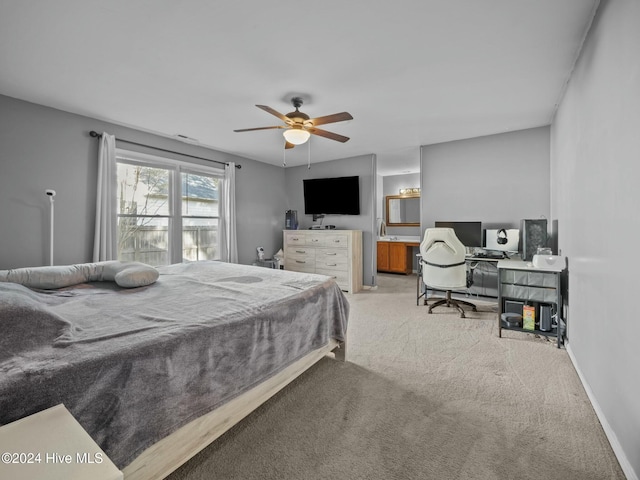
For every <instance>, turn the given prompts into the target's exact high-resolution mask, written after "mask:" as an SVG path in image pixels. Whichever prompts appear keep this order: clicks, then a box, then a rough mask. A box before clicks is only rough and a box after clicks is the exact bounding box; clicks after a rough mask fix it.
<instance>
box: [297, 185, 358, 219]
mask: <svg viewBox="0 0 640 480" xmlns="http://www.w3.org/2000/svg"><path fill="white" fill-rule="evenodd" d="M303 187H304V213H305V214H307V215H322V214H326V215H360V178H359V177H357V176H355V177H335V178H312V179H307V180H303Z"/></svg>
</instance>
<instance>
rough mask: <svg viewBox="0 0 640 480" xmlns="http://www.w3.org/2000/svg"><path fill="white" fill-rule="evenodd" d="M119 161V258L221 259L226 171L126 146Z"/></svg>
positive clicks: (163, 262)
mask: <svg viewBox="0 0 640 480" xmlns="http://www.w3.org/2000/svg"><path fill="white" fill-rule="evenodd" d="M116 161H117V178H118V193H117V202H118V203H117V212H118V213H117V215H118V259H119V260H135V261H139V262H143V263H148V264H150V265H167V264H169V263H179V262H182V261H196V260H218V259H220V241H219V240H220V239H219V235H218V232H219V228H218V227H219V223H220V210H219V202H220V195H219V187H220V185H221V183H220V180H221V179H222V177H223V172H222V171H220V170H217V169H214V168H209V167H204V166H200V165H194V164H184V163H182V162H178V161H176V160H168V159H165V158H161V157H154V156H150V155H144V154H139V153H135V152H127V151H124V150H118V151H117V153H116Z"/></svg>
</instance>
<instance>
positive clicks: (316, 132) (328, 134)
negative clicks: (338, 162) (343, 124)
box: [307, 127, 349, 143]
mask: <svg viewBox="0 0 640 480" xmlns="http://www.w3.org/2000/svg"><path fill="white" fill-rule="evenodd" d="M307 130H308V131H309V133H313V134H314V135H319V136H321V137H324V138H329V139H331V140H335V141H337V142H342V143H344V142H346V141H347V140H349V137H345V136H344V135H339V134H337V133H333V132H327V131H326V130H321V129H319V128H315V127H314V128H308V129H307Z"/></svg>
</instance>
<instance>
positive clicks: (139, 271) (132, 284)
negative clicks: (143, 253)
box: [102, 260, 160, 288]
mask: <svg viewBox="0 0 640 480" xmlns="http://www.w3.org/2000/svg"><path fill="white" fill-rule="evenodd" d="M159 276H160V273H158V270H156V269H155V268H153V267H152V266H151V265H147V264H145V263H140V262H119V261H116V260H114V261H111V262H102V280H106V281H109V280H111V281H115V282H116V283H117V284H118V285H119V286H121V287H122V288H136V287H144V286H145V285H151V284H152V283H155V281H156V280H158V277H159Z"/></svg>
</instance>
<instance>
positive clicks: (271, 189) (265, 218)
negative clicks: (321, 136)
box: [0, 96, 286, 269]
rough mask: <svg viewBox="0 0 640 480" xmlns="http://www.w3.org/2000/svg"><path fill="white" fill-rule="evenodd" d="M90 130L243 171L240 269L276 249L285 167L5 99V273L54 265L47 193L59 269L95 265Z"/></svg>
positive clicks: (0, 164)
mask: <svg viewBox="0 0 640 480" xmlns="http://www.w3.org/2000/svg"><path fill="white" fill-rule="evenodd" d="M90 130H96V131H98V132H102V131H106V132H108V133H112V134H115V135H116V137H120V138H125V139H128V140H132V141H135V142H140V143H145V144H149V145H153V146H156V147H160V148H165V149H170V150H175V151H179V152H183V153H186V154H191V155H198V156H203V157H206V158H211V159H214V160H219V161H223V162H227V161H235V162H236V163H240V164H242V169H241V170H237V171H236V187H237V209H238V219H239V220H238V226H237V231H238V238H239V241H238V244H239V247H238V248H239V260H240V263H251V261H252V260H253V259H254V258H255V257H256V253H255V245H256V244H260V245H261V246H263V247H265V250H266V251H267V252H271V251H273V252H275V251H276V250H277V249H276V246H277V247H278V248H279V245H280V243H281V240H280V239H279V228H280V227H279V226H280V225H281V224H282V222H283V221H284V220H283V218H282V217H283V214H282V212H283V211H284V208H285V204H286V196H285V194H284V193H283V191H284V171H283V169H282V168H280V167H275V166H270V165H266V164H263V163H259V162H255V161H252V160H248V159H245V158H241V157H237V156H234V155H230V154H226V153H223V152H218V151H214V150H211V149H206V148H202V147H197V146H194V145H189V144H185V143H183V142H180V141H177V140H172V139H169V138H165V137H160V136H157V135H153V134H150V133H146V132H141V131H138V130H133V129H130V128H126V127H122V126H119V125H114V124H111V123H108V122H103V121H99V120H96V119H92V118H88V117H84V116H80V115H74V114H70V113H67V112H63V111H60V110H56V109H52V108H48V107H43V106H41V105H36V104H33V103H28V102H23V101H20V100H16V99H13V98H10V97H6V96H0V269H7V268H17V267H25V266H37V265H47V264H48V263H49V200H48V198H47V196H46V195H45V193H44V191H45V189H47V188H52V189H54V190H56V192H57V195H56V197H55V242H54V243H55V252H54V261H55V263H56V264H58V265H61V264H70V263H81V262H86V261H90V260H91V258H92V250H93V229H94V218H95V202H96V200H95V186H96V181H97V177H96V175H97V173H96V172H97V155H98V143H97V141H96V139H93V138H91V137H89V135H88V133H89V131H90ZM121 146H123V147H126V148H131V149H134V148H136V147H132V146H130V145H128V144H122V145H121ZM136 149H137V150H139V151H146V152H148V153H154V154H158V155H163V154H162V153H160V152H157V151H155V150H150V149H144V148H136ZM177 158H179V159H180V160H184V161H193V162H196V163H202V164H210V163H208V162H199V161H197V160H191V159H189V158H187V157H181V158H180V157H177Z"/></svg>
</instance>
